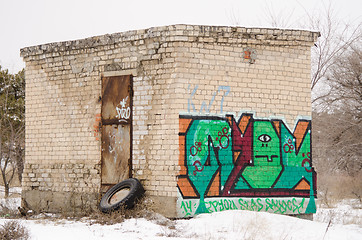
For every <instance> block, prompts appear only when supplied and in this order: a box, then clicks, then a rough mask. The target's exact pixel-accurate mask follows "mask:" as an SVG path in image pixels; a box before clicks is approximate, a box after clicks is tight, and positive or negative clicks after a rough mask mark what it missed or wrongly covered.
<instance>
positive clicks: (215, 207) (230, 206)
mask: <svg viewBox="0 0 362 240" xmlns="http://www.w3.org/2000/svg"><path fill="white" fill-rule="evenodd" d="M205 203H206V206H207V205H209V207H207V209H208V210H209V212H221V211H225V210H237V209H238V207H237V206H236V204H235V202H234V201H233V200H231V199H220V200H216V201H207V202H205Z"/></svg>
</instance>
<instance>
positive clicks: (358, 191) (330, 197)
mask: <svg viewBox="0 0 362 240" xmlns="http://www.w3.org/2000/svg"><path fill="white" fill-rule="evenodd" d="M317 183H318V188H317V189H318V198H319V199H320V201H321V203H322V204H323V205H325V206H327V207H334V206H335V204H336V203H337V202H339V201H341V200H343V199H351V198H354V199H359V201H360V203H361V196H362V173H361V172H360V173H359V174H357V175H356V176H354V177H352V176H349V175H346V174H327V173H323V172H322V173H318V179H317Z"/></svg>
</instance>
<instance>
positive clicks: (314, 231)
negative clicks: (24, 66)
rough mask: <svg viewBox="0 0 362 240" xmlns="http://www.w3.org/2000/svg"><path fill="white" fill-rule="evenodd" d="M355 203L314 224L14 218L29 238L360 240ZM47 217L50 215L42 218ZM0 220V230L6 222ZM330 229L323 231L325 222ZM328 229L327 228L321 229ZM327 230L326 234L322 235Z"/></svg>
mask: <svg viewBox="0 0 362 240" xmlns="http://www.w3.org/2000/svg"><path fill="white" fill-rule="evenodd" d="M19 205H20V198H10V199H7V200H4V199H0V206H2V207H4V206H6V207H7V208H12V209H17V207H18V206H19ZM361 207H362V206H361V204H360V203H359V202H358V201H355V200H350V201H342V202H340V203H339V205H338V206H337V207H335V208H330V209H328V208H321V207H320V208H318V212H317V214H315V220H314V221H309V220H303V219H298V218H295V217H289V216H284V215H277V214H271V213H265V212H250V211H240V210H239V211H225V212H219V213H212V214H201V215H198V216H196V217H194V218H192V219H187V220H186V219H183V220H174V221H172V220H168V219H166V218H164V217H162V216H161V215H158V214H154V215H153V217H152V220H146V219H144V218H133V219H128V220H125V221H124V222H122V223H118V224H113V225H100V224H94V221H92V220H89V219H85V218H83V219H81V220H79V221H73V220H65V219H58V218H39V219H32V220H26V219H19V220H17V221H19V222H21V223H22V224H23V225H24V226H26V227H27V228H28V229H29V231H30V235H31V237H32V238H31V239H34V240H37V239H38V240H42V239H47V240H48V239H52V240H56V239H62V240H63V239H76V240H83V239H85V240H93V239H127V240H139V239H142V240H144V239H152V240H153V239H155V240H157V239H177V240H182V239H209V240H213V239H215V240H216V239H263V240H264V239H265V240H268V239H277V240H279V239H308V240H310V239H330V240H333V239H338V240H341V239H348V240H350V239H352V240H353V239H356V240H357V239H358V240H360V239H362V223H361V221H362V220H361V219H362V209H361ZM48 215H49V216H51V215H50V214H48ZM4 217H6V216H2V217H1V218H0V225H3V224H4V223H5V222H6V221H11V219H5V218H4ZM330 221H331V224H330V226H329V227H328V224H329V222H330ZM327 228H328V229H327ZM326 230H327V232H326Z"/></svg>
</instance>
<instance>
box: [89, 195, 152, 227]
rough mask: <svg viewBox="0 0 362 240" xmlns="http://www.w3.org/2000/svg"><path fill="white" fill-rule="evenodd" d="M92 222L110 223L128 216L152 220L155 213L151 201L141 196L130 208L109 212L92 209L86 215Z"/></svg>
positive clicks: (117, 221) (119, 221) (128, 217)
mask: <svg viewBox="0 0 362 240" xmlns="http://www.w3.org/2000/svg"><path fill="white" fill-rule="evenodd" d="M88 218H89V219H90V220H92V222H93V223H97V224H104V225H110V224H115V223H121V222H123V221H124V220H125V219H130V218H146V219H148V220H153V219H154V218H155V213H154V212H153V202H152V201H151V200H150V199H149V198H147V197H143V198H141V199H140V200H139V201H138V202H137V204H136V205H135V206H134V208H132V209H126V208H120V209H119V210H118V211H113V212H110V213H102V212H101V211H94V212H93V213H91V214H90V215H89V217H88Z"/></svg>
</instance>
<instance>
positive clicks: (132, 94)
mask: <svg viewBox="0 0 362 240" xmlns="http://www.w3.org/2000/svg"><path fill="white" fill-rule="evenodd" d="M112 73H113V74H110V73H108V74H102V75H101V96H100V99H101V101H100V102H101V120H100V129H99V132H100V134H101V138H100V139H101V159H100V163H101V173H100V177H101V192H103V193H104V192H106V191H107V190H108V189H109V188H110V187H112V186H113V185H115V184H108V183H105V184H104V183H103V179H102V166H103V151H102V145H103V142H102V139H103V138H102V137H103V136H102V132H103V131H102V128H103V125H109V123H107V124H105V121H104V120H103V115H102V113H103V112H102V111H103V110H102V106H103V88H104V85H103V78H106V77H107V78H108V77H123V76H129V78H130V80H129V97H130V100H129V101H130V109H131V111H130V117H129V128H130V135H129V137H130V140H129V146H130V151H129V152H130V153H129V154H130V156H129V159H128V178H132V176H133V173H132V162H133V96H134V91H133V74H132V73H131V72H129V71H127V72H124V73H125V74H123V72H122V74H120V72H112ZM127 73H130V74H127ZM119 125H122V124H119Z"/></svg>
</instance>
